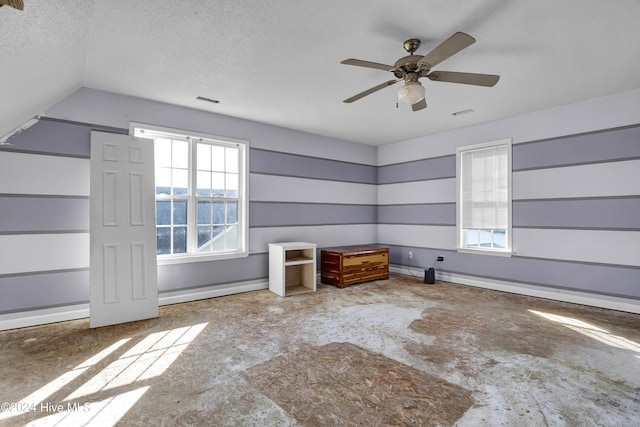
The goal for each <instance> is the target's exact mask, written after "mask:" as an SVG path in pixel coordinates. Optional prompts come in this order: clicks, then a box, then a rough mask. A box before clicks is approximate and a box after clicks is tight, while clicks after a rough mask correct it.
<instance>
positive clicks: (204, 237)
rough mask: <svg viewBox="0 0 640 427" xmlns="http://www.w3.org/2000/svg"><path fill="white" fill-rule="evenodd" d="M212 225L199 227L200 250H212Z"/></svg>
mask: <svg viewBox="0 0 640 427" xmlns="http://www.w3.org/2000/svg"><path fill="white" fill-rule="evenodd" d="M210 242H211V227H198V252H205V251H210V250H211V245H210V244H209V243H210Z"/></svg>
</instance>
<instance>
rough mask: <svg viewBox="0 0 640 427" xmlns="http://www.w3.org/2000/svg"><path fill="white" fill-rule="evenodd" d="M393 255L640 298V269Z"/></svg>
mask: <svg viewBox="0 0 640 427" xmlns="http://www.w3.org/2000/svg"><path fill="white" fill-rule="evenodd" d="M409 250H411V251H413V256H414V257H413V260H412V261H413V262H412V264H409V262H408V251H409ZM389 252H390V253H389V262H390V263H392V264H396V265H412V266H414V268H420V269H425V268H429V267H433V266H435V268H436V270H442V271H447V272H451V273H459V274H465V275H469V276H476V277H483V278H493V279H498V280H505V281H510V282H517V283H531V284H537V285H541V286H547V287H551V288H562V289H570V290H575V291H582V292H592V293H599V294H603V295H612V296H620V297H625V298H635V299H638V298H640V287H638V283H639V282H640V269H638V268H634V267H625V266H614V265H605V264H592V263H575V262H570V261H569V262H567V261H558V260H548V259H538V258H528V257H517V256H514V257H510V258H507V257H497V256H478V255H473V254H466V253H458V252H456V251H443V250H438V249H424V248H406V247H399V246H391V247H390V251H389ZM439 255H445V262H444V263H440V262H438V263H436V262H435V259H436V257H437V256H439ZM611 278H615V280H612V279H611Z"/></svg>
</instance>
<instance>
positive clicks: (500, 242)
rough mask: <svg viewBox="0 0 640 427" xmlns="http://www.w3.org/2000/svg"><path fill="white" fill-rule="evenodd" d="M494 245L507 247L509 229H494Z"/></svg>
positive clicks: (501, 247) (500, 247) (502, 247)
mask: <svg viewBox="0 0 640 427" xmlns="http://www.w3.org/2000/svg"><path fill="white" fill-rule="evenodd" d="M493 247H495V248H499V249H505V248H506V247H507V231H506V230H493Z"/></svg>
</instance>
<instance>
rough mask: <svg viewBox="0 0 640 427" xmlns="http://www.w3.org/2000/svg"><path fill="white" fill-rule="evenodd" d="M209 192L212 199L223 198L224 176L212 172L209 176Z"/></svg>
mask: <svg viewBox="0 0 640 427" xmlns="http://www.w3.org/2000/svg"><path fill="white" fill-rule="evenodd" d="M211 192H212V195H213V196H214V197H224V174H223V173H218V172H214V173H212V174H211Z"/></svg>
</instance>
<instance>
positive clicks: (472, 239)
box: [464, 230, 478, 247]
mask: <svg viewBox="0 0 640 427" xmlns="http://www.w3.org/2000/svg"><path fill="white" fill-rule="evenodd" d="M464 234H465V241H466V242H467V246H470V247H471V246H472V247H477V246H478V230H464Z"/></svg>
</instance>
